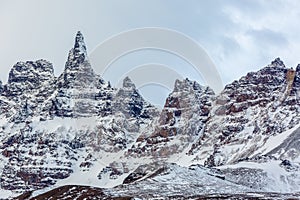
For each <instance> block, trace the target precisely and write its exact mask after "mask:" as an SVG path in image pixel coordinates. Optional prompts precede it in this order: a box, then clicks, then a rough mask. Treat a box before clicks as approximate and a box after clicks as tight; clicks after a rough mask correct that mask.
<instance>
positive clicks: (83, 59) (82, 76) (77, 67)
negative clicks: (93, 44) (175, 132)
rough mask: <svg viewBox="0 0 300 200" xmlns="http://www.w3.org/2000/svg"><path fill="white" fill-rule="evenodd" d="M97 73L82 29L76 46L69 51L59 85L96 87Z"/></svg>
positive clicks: (77, 37) (78, 33) (76, 40)
mask: <svg viewBox="0 0 300 200" xmlns="http://www.w3.org/2000/svg"><path fill="white" fill-rule="evenodd" d="M96 82H97V80H96V74H95V73H94V70H93V69H92V67H91V64H90V62H89V59H88V56H87V48H86V45H85V43H84V38H83V35H82V33H81V32H80V31H78V32H77V34H76V37H75V44H74V48H72V49H71V50H70V52H69V56H68V59H67V62H66V65H65V70H64V72H63V73H62V75H61V76H60V77H59V85H60V86H62V87H65V88H69V87H72V88H74V87H76V88H85V87H95V84H97V83H96Z"/></svg>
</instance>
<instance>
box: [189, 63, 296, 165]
mask: <svg viewBox="0 0 300 200" xmlns="http://www.w3.org/2000/svg"><path fill="white" fill-rule="evenodd" d="M298 78H299V76H298V75H297V72H295V71H294V70H293V69H287V68H286V67H285V66H284V64H283V62H282V61H281V60H280V59H276V60H274V61H273V62H272V63H271V64H270V65H268V66H267V67H265V68H263V69H262V70H260V71H258V72H251V73H248V74H247V75H246V76H244V77H242V78H241V79H240V80H238V81H234V82H233V83H232V84H229V85H227V86H226V87H225V89H224V90H223V91H222V93H221V94H220V95H219V96H218V97H217V98H216V101H215V106H214V108H213V110H212V112H211V117H210V119H209V121H208V122H207V126H206V129H205V134H204V135H203V136H202V137H201V138H200V139H199V141H198V143H196V144H195V145H194V146H193V148H192V149H191V151H190V152H198V153H196V154H197V158H198V159H200V160H203V159H205V158H207V155H208V154H207V153H209V154H211V156H210V157H209V158H207V161H206V164H207V165H210V166H211V165H212V166H215V165H222V164H227V163H233V162H237V161H238V160H241V159H246V158H249V157H253V156H255V154H256V153H258V152H257V150H258V149H259V148H260V147H262V146H263V145H264V144H265V142H266V141H267V140H268V138H269V137H271V136H274V135H277V134H280V133H282V132H283V131H285V130H287V129H290V128H292V127H294V126H295V125H297V124H298V123H299V104H297V103H296V102H297V101H298V98H299V97H298V96H297V92H296V91H299V88H298V83H297V82H298Z"/></svg>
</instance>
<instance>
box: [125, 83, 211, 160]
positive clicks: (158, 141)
mask: <svg viewBox="0 0 300 200" xmlns="http://www.w3.org/2000/svg"><path fill="white" fill-rule="evenodd" d="M213 98H214V92H213V91H212V90H211V89H210V88H209V87H203V86H200V85H199V84H198V83H196V82H195V81H190V80H188V79H186V80H183V81H180V80H177V81H176V82H175V87H174V90H173V92H172V93H171V94H170V95H169V97H168V98H167V100H166V103H165V105H164V108H163V110H162V112H161V114H160V116H159V119H158V121H155V122H154V124H153V125H152V127H153V128H154V129H153V130H152V129H150V131H151V132H150V131H149V130H148V131H147V132H145V133H144V134H142V135H141V136H140V137H139V138H138V140H137V144H135V145H134V146H133V148H132V149H130V150H129V153H133V154H135V155H136V156H141V155H143V156H154V157H156V158H164V157H169V156H170V155H173V154H177V153H182V152H183V151H184V150H186V148H187V147H189V146H190V145H191V144H192V143H193V142H195V140H196V139H197V138H199V136H200V135H201V134H202V132H203V127H204V124H205V123H206V121H207V119H208V115H209V112H210V109H211V105H212V100H213ZM147 134H148V135H147Z"/></svg>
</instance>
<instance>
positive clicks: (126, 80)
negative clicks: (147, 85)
mask: <svg viewBox="0 0 300 200" xmlns="http://www.w3.org/2000/svg"><path fill="white" fill-rule="evenodd" d="M123 88H127V89H135V84H134V83H133V82H132V80H131V79H130V78H129V77H128V76H126V77H125V78H124V80H123Z"/></svg>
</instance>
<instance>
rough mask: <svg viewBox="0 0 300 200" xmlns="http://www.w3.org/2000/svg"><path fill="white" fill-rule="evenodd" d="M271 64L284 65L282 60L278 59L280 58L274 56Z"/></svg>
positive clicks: (275, 65)
mask: <svg viewBox="0 0 300 200" xmlns="http://www.w3.org/2000/svg"><path fill="white" fill-rule="evenodd" d="M271 65H273V66H274V67H285V65H284V63H283V61H282V60H280V58H276V59H275V60H273V61H272V62H271Z"/></svg>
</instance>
